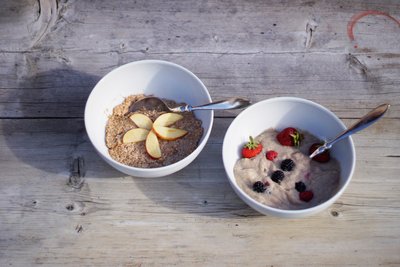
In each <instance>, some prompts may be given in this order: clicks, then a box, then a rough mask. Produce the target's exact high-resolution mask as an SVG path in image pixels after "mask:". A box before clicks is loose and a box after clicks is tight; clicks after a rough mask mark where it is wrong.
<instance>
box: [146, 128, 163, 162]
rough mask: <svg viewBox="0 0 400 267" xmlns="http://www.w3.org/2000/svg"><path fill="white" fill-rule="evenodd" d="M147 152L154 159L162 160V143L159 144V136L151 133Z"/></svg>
mask: <svg viewBox="0 0 400 267" xmlns="http://www.w3.org/2000/svg"><path fill="white" fill-rule="evenodd" d="M146 151H147V153H148V154H149V155H150V157H152V158H153V159H158V158H161V149H160V143H159V142H158V139H157V135H156V134H155V133H154V132H153V131H150V132H149V134H148V135H147V138H146Z"/></svg>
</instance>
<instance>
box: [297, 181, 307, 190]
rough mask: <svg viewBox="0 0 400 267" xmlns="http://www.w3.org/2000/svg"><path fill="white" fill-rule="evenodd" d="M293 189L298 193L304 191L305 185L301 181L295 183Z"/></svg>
mask: <svg viewBox="0 0 400 267" xmlns="http://www.w3.org/2000/svg"><path fill="white" fill-rule="evenodd" d="M295 188H296V190H297V191H298V192H304V191H306V185H305V184H304V183H303V182H302V181H300V182H297V183H295Z"/></svg>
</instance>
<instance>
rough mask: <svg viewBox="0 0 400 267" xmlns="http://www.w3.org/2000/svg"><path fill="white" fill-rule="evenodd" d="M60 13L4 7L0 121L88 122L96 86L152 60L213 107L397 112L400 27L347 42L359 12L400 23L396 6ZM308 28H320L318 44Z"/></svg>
mask: <svg viewBox="0 0 400 267" xmlns="http://www.w3.org/2000/svg"><path fill="white" fill-rule="evenodd" d="M53 9H54V1H50V0H42V1H39V2H35V1H32V2H29V3H28V4H27V5H21V3H20V2H18V1H16V2H10V1H7V4H6V5H5V8H4V9H2V11H1V12H2V13H1V14H2V15H3V16H0V17H2V21H1V22H2V25H4V27H1V30H0V33H1V36H2V38H1V40H0V52H1V53H0V77H1V79H0V102H1V103H2V105H1V106H0V117H3V118H4V117H6V118H7V117H8V118H12V117H16V118H17V117H50V116H54V117H81V116H82V114H83V108H84V104H85V100H86V98H87V96H88V94H89V92H90V90H91V89H92V88H93V86H94V85H95V83H96V82H97V81H98V80H99V79H100V77H101V76H103V75H104V74H105V73H107V72H108V71H110V70H111V69H113V68H115V67H117V66H119V65H121V64H124V63H127V62H130V61H134V60H140V59H154V58H157V59H164V60H169V61H173V62H176V63H178V64H182V65H183V66H185V67H187V68H189V69H190V70H192V71H193V72H194V73H195V74H197V75H198V76H199V77H200V78H201V79H202V80H203V81H204V83H205V84H206V85H207V87H208V88H209V90H210V92H211V95H212V96H213V97H214V98H215V99H218V98H223V97H226V96H228V95H250V96H251V98H252V100H253V101H259V100H262V99H265V98H269V97H274V96H285V95H294V96H300V97H306V98H310V99H312V100H315V101H317V102H319V103H321V104H323V105H326V106H327V107H328V108H331V109H332V110H333V111H334V112H337V113H338V115H339V116H341V117H344V116H345V117H359V116H361V115H362V114H363V113H365V112H366V111H367V110H368V109H369V108H371V107H373V106H374V105H376V104H378V103H381V102H391V103H392V104H394V103H398V102H400V99H399V90H398V86H399V78H398V77H400V72H399V70H400V68H399V66H400V56H399V55H400V46H399V45H398V44H399V43H400V35H399V34H396V32H397V31H398V27H397V25H396V23H394V22H393V21H391V20H390V19H388V18H386V17H384V16H368V17H365V18H363V19H362V20H361V21H360V22H359V23H358V24H356V26H355V29H354V31H355V34H356V37H357V41H358V44H359V46H360V48H359V49H353V48H352V47H351V45H352V44H351V43H350V40H349V38H348V36H347V32H346V27H347V23H348V21H349V19H350V18H351V16H352V15H353V14H354V13H357V12H359V11H362V10H364V9H379V10H382V11H387V12H390V13H391V14H392V15H393V16H395V17H396V15H398V10H400V8H399V3H398V2H396V1H385V2H382V3H374V2H364V1H354V2H352V3H351V4H350V3H348V4H346V3H339V4H338V3H337V2H315V1H295V2H291V4H290V5H287V4H286V3H281V2H280V1H272V2H264V1H253V2H243V3H242V2H239V3H237V2H236V1H223V2H219V1H218V2H204V3H203V2H196V1H195V2H194V3H192V2H190V1H188V2H186V1H185V2H184V3H182V2H181V1H172V2H171V1H168V3H167V2H164V1H154V2H148V1H136V2H131V1H126V2H123V1H121V2H112V3H111V2H110V1H94V2H85V1H75V2H73V1H72V2H71V1H65V2H64V1H61V2H58V5H56V9H57V12H55V11H54V10H53ZM32 12H33V13H36V15H37V16H34V15H32ZM54 16H56V17H54ZM288 17H290V19H288ZM16 20H17V21H18V23H14V22H15V21H16ZM36 24H40V25H36ZM43 24H44V25H43ZM307 24H310V25H311V24H312V25H314V26H313V27H316V28H315V29H314V30H313V34H312V36H313V37H312V39H311V40H309V39H310V38H311V37H310V36H309V32H307V31H306V25H307ZM26 25H31V26H30V27H23V26H26ZM116 29H117V30H116ZM15 33H21V34H17V35H16V34H15ZM377 36H379V38H376V37H377ZM307 38H308V39H307ZM306 43H308V45H307V47H306V46H305V44H306ZM349 52H351V53H352V55H354V56H349V55H348V53H349ZM232 114H233V115H235V114H236V113H218V116H232ZM394 114H399V110H398V107H397V105H396V106H394V107H393V112H392V114H391V115H392V116H394Z"/></svg>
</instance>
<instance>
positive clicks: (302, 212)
mask: <svg viewBox="0 0 400 267" xmlns="http://www.w3.org/2000/svg"><path fill="white" fill-rule="evenodd" d="M283 101H285V102H297V103H302V104H306V105H311V106H314V107H316V108H318V109H321V110H323V111H325V112H326V113H328V114H329V115H331V117H332V118H333V119H334V120H335V121H336V122H337V123H338V124H339V125H340V126H341V127H342V128H343V129H347V127H346V125H345V124H344V123H343V122H342V121H341V120H340V119H339V118H338V117H337V116H336V114H334V113H333V112H332V111H330V110H329V109H328V108H326V107H324V106H322V105H320V104H318V103H316V102H313V101H311V100H308V99H305V98H299V97H287V96H284V97H273V98H269V99H265V100H262V101H259V102H257V103H255V104H253V105H251V106H250V107H248V108H247V109H245V110H243V111H242V112H241V113H240V114H239V115H238V116H237V117H236V118H235V119H234V120H233V121H232V122H231V124H230V125H229V127H228V129H227V131H226V133H225V136H224V141H223V145H222V161H223V164H224V169H225V173H226V176H227V178H228V181H229V183H230V184H231V186H232V187H233V189H234V191H235V192H239V193H240V194H238V195H239V197H241V198H242V199H243V198H244V199H243V200H244V202H245V203H247V204H248V205H249V206H252V205H254V206H255V207H256V208H254V207H252V208H254V209H255V210H257V211H259V212H261V211H264V210H267V211H269V212H265V213H264V212H261V213H264V214H266V213H267V214H272V215H277V214H279V215H287V216H288V217H292V218H294V217H297V216H298V217H301V216H302V215H307V214H309V215H312V214H314V213H317V212H318V211H320V210H323V209H324V207H325V206H326V207H325V208H327V207H328V206H330V205H331V204H332V203H333V202H334V201H336V200H337V199H338V198H339V197H340V196H341V195H342V194H343V192H344V191H345V190H346V188H347V186H348V185H349V183H350V181H351V179H352V176H353V174H354V170H355V163H356V153H355V147H354V142H353V139H352V138H351V136H349V137H348V141H349V142H350V153H351V156H352V157H351V158H352V163H351V167H350V173H349V175H348V179H347V180H346V182H345V183H344V184H343V186H342V187H341V188H340V189H339V190H337V191H336V193H335V194H334V195H332V196H331V197H330V198H329V199H328V200H326V201H324V202H322V203H320V204H318V205H316V206H313V207H309V208H305V209H299V210H286V209H279V208H274V207H270V206H267V205H265V204H262V203H260V202H258V201H256V200H254V199H253V198H251V197H250V196H249V195H248V194H247V193H246V192H244V191H243V190H242V189H241V188H240V187H239V186H238V185H237V184H236V183H235V181H233V180H232V179H235V177H231V176H230V175H229V173H228V170H227V164H228V163H227V159H226V158H225V153H224V151H225V149H226V147H227V146H228V144H227V141H226V137H227V135H228V134H229V133H230V131H231V128H233V124H234V122H235V120H236V119H238V118H241V117H243V116H245V114H246V113H247V112H249V111H250V110H252V109H254V108H256V107H258V106H260V105H265V104H266V103H273V102H283ZM345 140H346V139H345Z"/></svg>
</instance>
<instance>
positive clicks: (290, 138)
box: [276, 127, 303, 147]
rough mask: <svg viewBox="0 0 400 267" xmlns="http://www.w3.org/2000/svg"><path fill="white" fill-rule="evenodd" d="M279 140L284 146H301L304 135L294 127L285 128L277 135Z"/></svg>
mask: <svg viewBox="0 0 400 267" xmlns="http://www.w3.org/2000/svg"><path fill="white" fill-rule="evenodd" d="M276 138H277V140H278V142H279V143H280V144H281V145H283V146H297V147H298V146H300V142H301V140H302V139H303V135H302V134H301V133H300V132H299V131H298V130H297V129H296V128H293V127H288V128H285V129H283V130H282V131H281V132H280V133H278V135H277V136H276Z"/></svg>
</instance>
